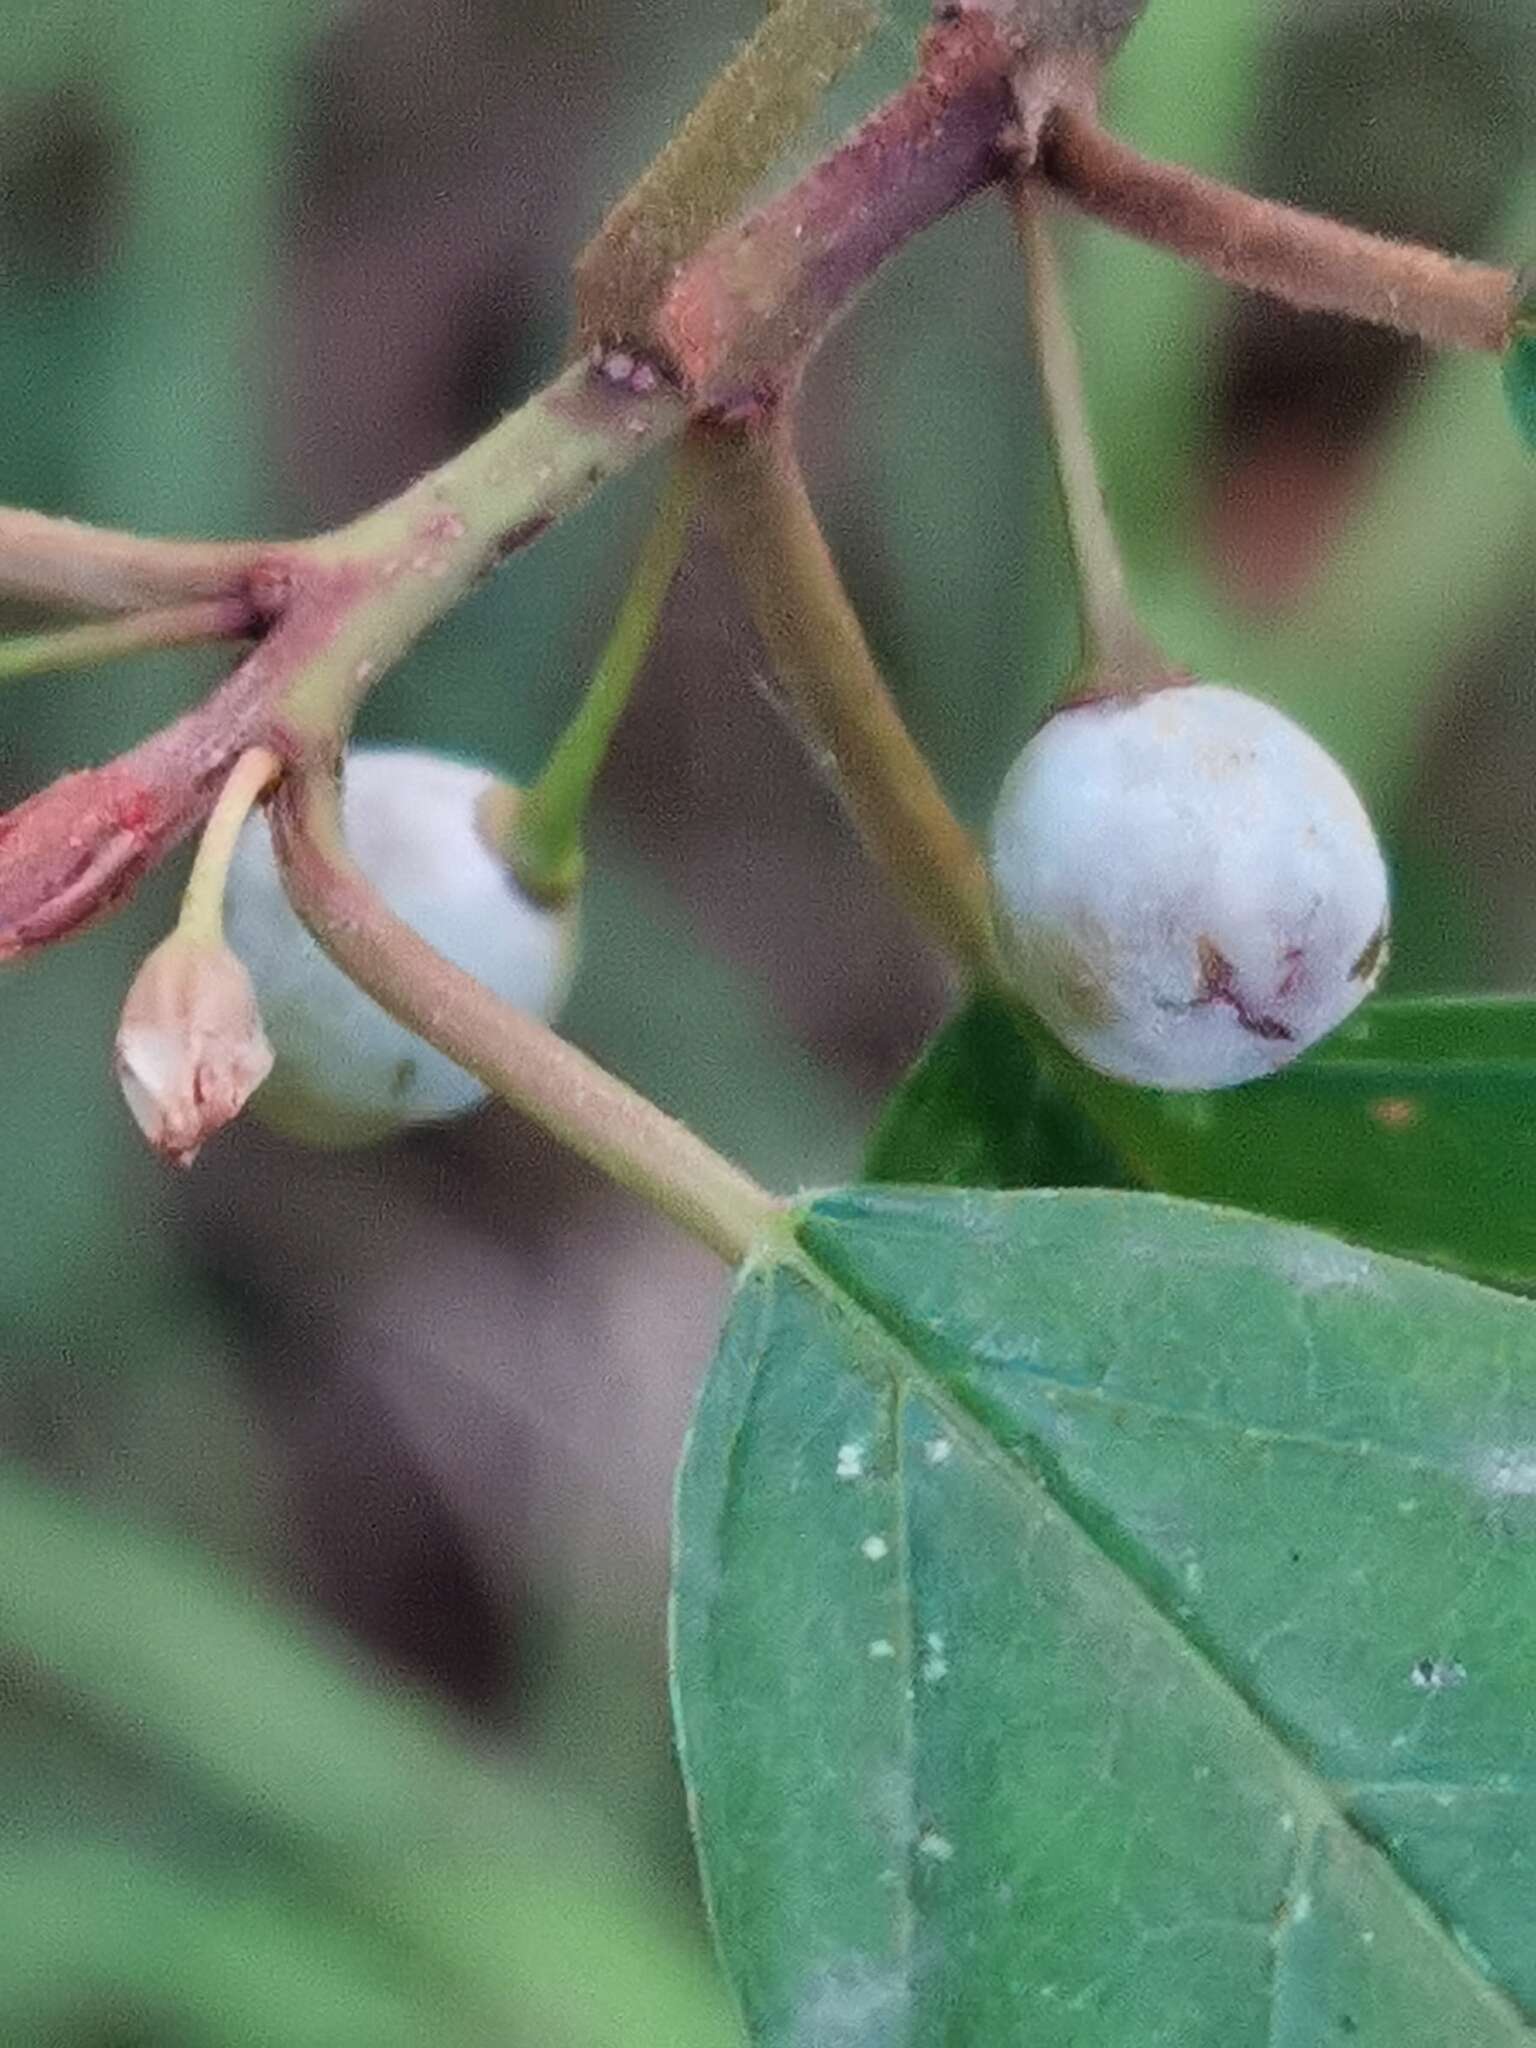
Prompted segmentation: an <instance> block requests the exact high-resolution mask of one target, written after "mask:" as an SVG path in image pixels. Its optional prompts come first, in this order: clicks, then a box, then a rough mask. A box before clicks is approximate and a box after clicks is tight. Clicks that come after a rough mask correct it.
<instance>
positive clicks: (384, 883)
mask: <svg viewBox="0 0 1536 2048" xmlns="http://www.w3.org/2000/svg"><path fill="white" fill-rule="evenodd" d="M505 789H506V785H505V784H503V783H502V782H500V781H499V779H498V778H497V777H496V776H495V775H493V774H491V773H490V772H489V771H488V770H486V769H483V768H478V767H473V766H470V765H469V764H467V763H465V762H461V761H454V760H449V759H446V758H445V757H444V756H442V755H440V754H433V753H427V752H423V751H420V750H418V749H415V748H408V747H355V748H353V749H352V750H351V752H350V753H349V754H348V755H347V757H346V762H345V766H344V770H343V776H342V817H343V822H344V826H345V832H346V839H347V845H348V847H349V849H350V850H351V853H352V855H353V858H354V859H355V860H356V861H357V864H358V866H359V867H360V868H361V869H362V870H363V872H364V874H365V875H367V877H368V879H369V880H370V881H371V882H372V883H373V885H374V887H375V888H376V889H377V890H378V891H379V893H380V894H381V895H382V896H383V897H384V900H385V901H386V902H387V903H388V904H389V906H390V908H391V909H392V910H393V911H394V912H395V913H396V915H397V916H399V917H401V918H403V919H404V920H405V922H406V923H407V924H409V925H411V926H413V927H414V928H415V930H416V931H418V932H420V934H421V935H422V937H423V938H425V939H427V940H429V941H430V942H431V944H432V945H433V946H435V947H436V948H437V950H438V951H439V952H440V953H442V954H444V955H445V956H446V957H447V958H448V959H449V960H451V961H453V963H454V964H455V966H458V967H462V968H464V969H465V970H466V972H468V973H470V974H472V975H474V976H475V978H476V980H477V981H481V982H483V983H484V984H485V986H486V987H487V988H489V989H492V990H493V991H494V992H495V993H496V994H497V995H499V996H501V997H503V998H504V999H505V1000H506V1001H507V1002H510V1003H515V1004H516V1005H517V1006H518V1007H519V1008H520V1009H523V1010H528V1011H531V1012H532V1013H533V1014H534V1015H536V1016H539V1017H545V1018H547V1017H549V1016H551V1015H553V1013H554V1011H555V1010H556V1009H557V1008H558V1006H559V1003H560V1001H561V1000H562V998H563V996H564V993H565V988H566V984H567V981H568V978H569V971H570V967H571V964H572V954H573V950H574V948H573V927H574V912H573V911H572V910H571V909H570V908H569V907H566V908H562V909H550V908H547V907H545V906H544V905H541V904H538V903H535V902H534V901H532V899H531V898H529V897H528V896H527V895H525V894H524V892H523V891H522V890H521V889H520V888H519V887H518V885H517V883H516V882H515V881H514V880H513V878H512V876H511V874H510V873H509V871H508V869H507V867H506V865H505V863H504V862H503V861H502V860H500V859H499V858H498V857H497V855H496V854H495V853H494V852H493V850H492V848H491V845H490V844H489V843H488V841H487V840H486V838H485V837H483V836H482V831H481V829H480V821H481V816H482V813H483V810H484V808H485V806H486V804H487V800H488V799H490V798H491V796H492V794H493V793H496V794H498V795H500V794H503V793H504V792H505ZM224 921H225V931H226V934H227V936H228V939H229V943H230V945H231V946H232V947H233V948H234V949H235V951H236V952H237V953H238V954H239V955H240V957H241V959H243V960H244V962H245V964H246V966H247V968H248V969H249V971H250V975H251V979H252V981H253V982H254V984H255V987H256V993H257V996H258V998H259V1000H260V1003H261V1014H262V1019H263V1021H264V1023H265V1025H266V1029H267V1036H268V1038H269V1040H270V1041H271V1045H272V1051H273V1054H274V1056H275V1064H274V1066H273V1070H272V1078H271V1079H270V1081H269V1082H268V1083H267V1085H266V1087H265V1088H264V1089H263V1090H262V1091H261V1094H260V1095H259V1097H258V1098H257V1100H256V1101H255V1103H253V1105H252V1113H253V1114H255V1115H259V1116H260V1118H261V1120H262V1121H263V1122H264V1123H267V1124H270V1125H271V1126H272V1127H273V1128H274V1129H277V1130H280V1131H284V1132H286V1133H288V1134H289V1135H291V1136H294V1137H300V1138H306V1139H308V1140H309V1141H310V1142H311V1143H314V1144H325V1145H348V1144H366V1143H368V1142H369V1141H370V1140H372V1139H375V1138H379V1137H384V1136H387V1135H388V1134H389V1133H390V1132H391V1131H394V1130H397V1129H399V1128H400V1127H401V1126H402V1125H405V1124H417V1123H428V1122H433V1121H436V1120H438V1119H441V1118H444V1117H451V1116H458V1115H460V1114H461V1113H462V1112H463V1111H465V1110H468V1109H472V1108H474V1106H475V1105H476V1104H477V1103H479V1102H481V1101H483V1100H484V1098H485V1095H486V1092H487V1091H486V1089H485V1088H484V1087H483V1085H482V1084H481V1083H480V1082H479V1081H478V1080H476V1079H475V1077H474V1076H473V1075H472V1074H467V1073H465V1071H464V1070H463V1068H462V1067H459V1066H456V1065H455V1064H454V1062H453V1061H452V1060H450V1059H449V1058H448V1057H447V1055H446V1054H445V1053H441V1052H439V1051H438V1050H437V1049H436V1047H435V1046H431V1045H428V1044H427V1043H426V1041H425V1040H424V1039H421V1038H418V1037H417V1036H416V1035H415V1034H414V1033H413V1032H411V1031H408V1030H407V1029H406V1028H405V1026H404V1025H403V1024H399V1023H397V1022H396V1021H395V1019H394V1018H393V1017H391V1016H389V1015H388V1013H387V1012H386V1011H384V1010H382V1009H380V1007H379V1006H378V1004H377V1003H375V1002H374V1000H373V998H372V997H371V996H366V995H364V994H363V992H362V990H361V989H360V988H358V987H356V986H355V985H354V984H353V983H352V982H350V981H349V980H348V979H347V977H346V976H345V975H344V974H343V973H342V972H341V970H340V969H339V968H338V967H336V966H334V965H333V964H332V962H331V961H330V960H329V959H327V957H326V956H325V954H324V953H322V952H321V950H320V948H319V946H318V945H317V944H316V943H315V941H314V939H313V938H311V937H310V935H309V933H308V932H307V931H306V930H305V928H304V927H303V925H301V924H300V922H299V920H298V918H297V917H296V916H295V915H294V913H293V910H292V909H291V907H290V906H289V903H288V899H287V897H286V895H285V894H284V893H283V885H282V882H281V880H280V879H279V876H278V872H277V863H276V861H275V860H274V858H273V854H272V844H271V840H270V837H269V835H268V831H267V825H266V820H265V819H264V818H260V817H253V818H252V819H251V820H250V821H249V822H248V823H247V825H246V827H245V829H244V831H243V832H242V834H241V836H240V843H239V845H238V847H237V848H236V851H235V857H234V861H233V864H232V866H231V869H230V876H229V887H228V891H227V894H226V898H225V906H224Z"/></svg>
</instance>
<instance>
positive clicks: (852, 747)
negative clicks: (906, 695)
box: [691, 418, 996, 982]
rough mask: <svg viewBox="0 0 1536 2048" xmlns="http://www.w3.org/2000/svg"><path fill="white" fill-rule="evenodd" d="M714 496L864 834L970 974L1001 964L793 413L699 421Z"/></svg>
mask: <svg viewBox="0 0 1536 2048" xmlns="http://www.w3.org/2000/svg"><path fill="white" fill-rule="evenodd" d="M691 448H692V453H693V457H694V460H695V461H696V462H697V463H698V465H699V467H700V470H701V472H702V474H703V477H704V481H705V486H706V489H707V491H708V494H709V499H710V507H711V511H712V513H713V516H714V519H715V522H716V524H717V525H718V527H719V530H720V533H721V536H722V538H723V539H724V541H725V544H726V547H727V549H728V551H729V553H730V556H731V561H732V564H733V566H734V568H735V571H736V575H737V577H738V579H739V581H740V583H741V585H742V588H743V589H744V591H745V592H746V595H747V600H748V603H749V604H750V606H751V608H752V614H753V617H754V619H755V620H756V622H757V629H758V631H759V633H761V635H762V637H763V641H764V644H765V645H766V647H767V649H768V653H769V655H770V656H771V658H772V660H773V662H774V666H775V668H776V670H777V672H778V674H779V677H780V679H781V681H782V683H783V686H784V690H785V693H786V695H787V697H788V699H789V702H790V705H791V707H792V709H793V710H794V712H795V714H796V716H797V718H798V720H799V722H800V724H801V725H802V726H803V727H804V728H805V730H806V732H807V734H808V735H809V737H810V740H811V743H812V746H813V748H814V750H815V752H816V753H817V755H818V756H820V757H823V758H826V759H829V760H830V762H831V764H832V767H833V769H834V772H835V774H836V777H837V784H838V788H839V791H840V793H841V795H842V798H843V801H844V802H845V803H846V805H847V807H848V810H849V812H850V814H851V816H852V817H853V820H854V823H855V824H856V825H857V827H858V829H859V832H860V835H861V836H862V838H863V840H864V843H865V845H866V846H867V847H868V848H869V850H870V852H871V854H872V855H873V856H874V858H875V860H876V862H877V863H878V864H879V866H880V867H881V868H882V869H883V870H884V872H885V874H886V875H887V877H888V878H889V880H890V882H891V884H892V886H893V887H894V888H895V890H896V892H897V894H898V895H899V896H900V897H901V898H902V900H903V901H904V902H905V904H906V905H907V908H908V909H909V910H910V911H911V912H912V914H913V916H914V917H915V918H916V919H917V920H918V922H919V923H920V924H921V925H922V926H923V927H924V929H925V930H927V931H928V932H929V933H930V934H931V935H932V936H933V937H934V938H935V939H936V940H937V941H938V943H939V944H940V945H941V946H942V947H943V948H944V950H945V951H946V952H947V953H949V954H951V955H953V956H954V958H955V959H957V960H958V961H959V962H960V963H961V964H962V966H963V967H964V968H965V970H966V971H967V973H969V974H971V975H972V976H974V977H975V978H976V979H978V980H981V981H984V982H990V981H991V980H993V979H994V978H995V973H996V950H995V941H994V938H993V931H992V911H991V899H990V893H989V890H988V885H987V874H986V868H985V866H984V864H983V862H982V859H981V855H980V853H979V852H978V850H977V847H976V845H975V842H974V841H973V840H972V838H971V836H970V834H969V833H968V832H967V831H966V830H965V828H964V827H963V826H962V825H961V824H960V823H959V821H958V820H957V819H956V817H955V815H954V813H953V811H951V809H950V808H949V805H948V803H947V802H946V801H945V798H944V794H943V792H942V790H941V789H940V788H939V785H938V783H937V782H936V780H935V779H934V774H933V770H932V769H931V768H930V767H929V766H928V763H927V761H926V760H925V759H924V758H923V756H922V754H921V753H920V752H919V751H918V748H917V746H916V745H915V744H914V742H913V739H912V736H911V734H910V733H909V732H908V731H907V729H906V726H905V725H904V724H903V723H902V719H901V714H900V712H898V710H897V709H896V706H895V704H894V703H893V702H892V700H891V696H890V693H889V691H888V690H887V689H886V686H885V682H884V679H883V677H882V676H881V674H880V670H879V667H878V666H877V664H876V662H875V658H874V656H873V654H872V653H871V652H870V649H869V643H868V642H867V641H866V639H865V638H864V631H863V628H862V627H861V626H860V624H859V620H858V615H857V614H856V613H855V611H854V609H853V606H852V604H851V603H850V602H849V600H848V595H847V593H846V591H845V590H844V589H843V585H842V581H841V579H840V578H839V576H838V573H837V565H836V564H835V563H834V561H833V560H832V555H831V552H830V550H829V549H828V547H827V543H826V540H825V538H824V537H823V535H822V531H821V528H820V526H819V525H818V523H817V520H816V513H815V510H814V508H813V507H812V504H811V501H810V497H809V494H808V493H807V491H806V488H805V479H804V477H803V476H802V475H801V472H800V465H799V463H798V461H797V460H796V458H795V451H794V444H793V440H792V438H791V432H790V427H789V424H788V422H787V420H785V419H783V418H781V419H779V420H778V421H776V422H775V423H774V424H773V425H772V426H771V427H770V428H769V429H768V430H767V431H761V430H758V431H753V430H745V431H739V430H724V431H714V432H709V433H705V432H702V431H701V432H699V433H696V434H695V435H694V438H693V441H692V443H691Z"/></svg>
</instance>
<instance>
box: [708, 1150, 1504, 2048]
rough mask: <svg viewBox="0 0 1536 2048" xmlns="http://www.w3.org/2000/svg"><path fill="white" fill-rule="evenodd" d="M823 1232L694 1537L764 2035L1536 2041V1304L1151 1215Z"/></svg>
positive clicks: (765, 1323)
mask: <svg viewBox="0 0 1536 2048" xmlns="http://www.w3.org/2000/svg"><path fill="white" fill-rule="evenodd" d="M797 1230H798V1242H797V1243H790V1242H787V1241H786V1242H785V1243H784V1244H783V1245H782V1246H780V1247H779V1248H778V1249H777V1251H774V1250H771V1249H770V1250H769V1251H767V1252H766V1253H765V1254H764V1256H763V1258H762V1259H761V1260H760V1261H759V1262H758V1263H756V1264H755V1265H754V1266H752V1267H751V1268H750V1269H749V1270H748V1271H747V1273H746V1274H745V1276H744V1278H743V1280H742V1283H741V1287H740V1290H739V1293H738V1296H737V1299H736V1303H735V1307H734V1310H733V1313H732V1315H731V1317H730V1320H729V1323H728V1326H727V1330H726V1334H725V1338H724V1341H723V1344H722V1347H721V1350H720V1353H719V1356H718V1358H717V1360H716V1362H715V1365H714V1367H713V1370H712V1372H711V1374H710V1376H709V1379H708V1382H707V1384H706V1387H705V1389H704V1392H703V1395H702V1398H701V1401H700V1406H699V1410H698V1414H697V1417H696V1420H695V1423H694V1427H693V1431H692V1436H691V1440H690V1443H689V1447H688V1451H687V1455H686V1459H685V1463H684V1468H683V1472H682V1477H681V1483H680V1493H679V1520H678V1531H677V1555H676V1584H675V1610H674V1623H673V1628H674V1685H675V1698H676V1708H677V1715H678V1724H679V1730H680V1740H681V1750H682V1756H683V1762H684V1767H685V1770H686V1773H687V1776H688V1781H689V1786H690V1791H691V1795H692V1799H693V1802H694V1809H695V1817H696V1827H697V1833H698V1838H699V1842H700V1847H701V1854H702V1859H703V1864H704V1868H705V1873H706V1880H707V1885H708V1890H709V1894H710V1897H711V1902H712V1907H713V1912H714V1917H715V1922H716V1926H717V1930H718V1935H719V1939H720V1942H721V1946H722V1949H723V1952H724V1955H725V1958H726V1961H727V1965H728V1968H729V1971H730V1973H731V1975H732V1977H733V1979H734V1981H735V1984H736V1987H737V1990H738V1993H739V1995H740V1997H741V1999H742V2002H743V2004H744V2006H745V2009H746V2012H747V2014H748V2017H749V2020H750V2024H751V2027H752V2030H753V2035H754V2038H755V2040H756V2041H758V2042H759V2043H762V2044H765V2048H791V2044H794V2048H800V2044H806V2048H809V2044H812V2043H814V2044H815V2048H855V2044H857V2048H959V2044H964V2048H1017V2044H1019V2043H1021V2042H1028V2043H1029V2044H1030V2048H1085V2044H1087V2043H1090V2042H1091V2043H1092V2044H1093V2048H1174V2044H1177V2048H1327V2044H1332V2043H1335V2042H1338V2043H1346V2042H1347V2043H1350V2044H1352V2048H1450V2044H1452V2043H1454V2044H1456V2048H1510V2044H1513V2043H1526V2044H1529V2043H1531V2042H1532V2041H1536V2033H1533V2031H1532V2029H1531V2027H1530V2026H1529V2024H1528V2023H1527V2020H1526V2018H1524V2017H1522V2010H1523V2012H1524V2013H1526V2014H1529V2013H1530V2012H1531V2011H1532V2010H1536V1942H1533V1940H1532V1938H1531V1930H1532V1927H1533V1925H1536V1857H1533V1856H1532V1855H1531V1853H1530V1843H1531V1840H1532V1835H1533V1829H1536V1709H1533V1707H1532V1673H1533V1663H1536V1619H1533V1617H1536V1309H1532V1307H1530V1306H1529V1305H1528V1304H1526V1303H1524V1302H1520V1301H1516V1300H1513V1299H1511V1298H1509V1297H1507V1296H1504V1295H1499V1294H1494V1293H1490V1292H1485V1291H1483V1290H1481V1289H1479V1288H1477V1287H1474V1286H1472V1285H1470V1284H1468V1283H1466V1282H1464V1281H1461V1280H1457V1279H1454V1278H1451V1277H1448V1276H1446V1275H1441V1274H1435V1273H1431V1272H1428V1271H1426V1270H1423V1269H1421V1268H1416V1267H1410V1266H1406V1265H1401V1264H1397V1263H1395V1262H1393V1261H1389V1260H1386V1259H1382V1258H1378V1257H1375V1256H1373V1255H1370V1254H1368V1253H1364V1252H1360V1251H1356V1250H1353V1249H1351V1248H1348V1247H1346V1246H1344V1245H1341V1244H1339V1243H1337V1242H1335V1241H1333V1240H1330V1239H1327V1238H1324V1237H1320V1236H1315V1235H1313V1234H1310V1233H1307V1232H1303V1231H1300V1230H1297V1229H1295V1228H1292V1227H1289V1226H1284V1225H1277V1224H1273V1223H1266V1222H1263V1221H1260V1220H1257V1219H1253V1218H1247V1217H1242V1216H1237V1215H1232V1214H1229V1213H1223V1212H1219V1211H1213V1210H1208V1209H1205V1208H1201V1207H1196V1206H1193V1205H1188V1204H1183V1203H1176V1202H1170V1201H1167V1200H1165V1199H1163V1198H1160V1197H1156V1196H1148V1195H1123V1194H1109V1193H1099V1194H1087V1193H1079V1194H1070V1195H1042V1194H1019V1195H997V1194H990V1195H989V1194H976V1193H935V1194H926V1195H916V1194H903V1193H894V1192H889V1191H881V1190H868V1189H866V1190H855V1191H853V1192H851V1193H844V1194H836V1195H830V1196H826V1197H824V1198H822V1199H820V1200H817V1201H815V1202H813V1203H812V1204H811V1205H810V1206H809V1207H808V1208H806V1209H805V1210H804V1211H803V1212H801V1214H800V1216H799V1218H798V1222H797Z"/></svg>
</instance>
